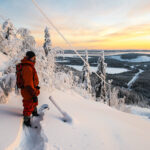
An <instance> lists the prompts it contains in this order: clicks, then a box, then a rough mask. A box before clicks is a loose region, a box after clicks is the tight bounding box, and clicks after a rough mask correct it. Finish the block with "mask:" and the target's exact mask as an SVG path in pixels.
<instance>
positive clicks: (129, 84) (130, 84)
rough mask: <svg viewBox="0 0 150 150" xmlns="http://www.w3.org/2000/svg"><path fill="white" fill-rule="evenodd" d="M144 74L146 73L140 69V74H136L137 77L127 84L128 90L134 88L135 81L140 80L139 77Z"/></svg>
mask: <svg viewBox="0 0 150 150" xmlns="http://www.w3.org/2000/svg"><path fill="white" fill-rule="evenodd" d="M142 72H144V71H143V70H141V69H140V70H139V72H138V73H136V74H135V76H134V77H133V78H132V79H131V80H130V81H129V82H128V84H127V85H128V89H130V88H131V87H132V85H133V83H135V81H136V80H137V79H138V77H139V75H140V74H141V73H142Z"/></svg>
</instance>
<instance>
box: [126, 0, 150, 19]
mask: <svg viewBox="0 0 150 150" xmlns="http://www.w3.org/2000/svg"><path fill="white" fill-rule="evenodd" d="M146 14H150V1H148V0H142V1H139V2H138V3H135V5H134V6H133V7H132V9H131V10H130V11H129V12H128V17H129V18H130V17H138V16H143V15H146Z"/></svg>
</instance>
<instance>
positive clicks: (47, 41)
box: [43, 27, 52, 56]
mask: <svg viewBox="0 0 150 150" xmlns="http://www.w3.org/2000/svg"><path fill="white" fill-rule="evenodd" d="M44 32H45V42H44V45H43V48H44V51H45V55H46V56H47V55H48V53H49V52H50V51H51V49H52V48H51V47H52V44H51V39H50V34H49V30H48V28H47V27H46V28H45V30H44Z"/></svg>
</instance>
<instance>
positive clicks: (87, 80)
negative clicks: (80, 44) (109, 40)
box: [82, 51, 91, 93]
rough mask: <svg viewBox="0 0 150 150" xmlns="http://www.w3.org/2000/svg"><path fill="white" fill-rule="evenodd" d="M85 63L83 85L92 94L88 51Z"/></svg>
mask: <svg viewBox="0 0 150 150" xmlns="http://www.w3.org/2000/svg"><path fill="white" fill-rule="evenodd" d="M85 61H86V63H87V64H86V63H84V65H83V68H82V83H83V85H84V88H85V89H86V90H87V91H88V92H89V93H90V92H91V80H90V68H89V63H88V52H87V51H86V55H85Z"/></svg>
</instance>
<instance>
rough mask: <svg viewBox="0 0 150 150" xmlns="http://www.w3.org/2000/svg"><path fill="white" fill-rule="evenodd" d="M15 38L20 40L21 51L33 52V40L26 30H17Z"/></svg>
mask: <svg viewBox="0 0 150 150" xmlns="http://www.w3.org/2000/svg"><path fill="white" fill-rule="evenodd" d="M17 36H18V38H20V39H21V40H22V48H21V50H22V51H25V49H28V50H34V49H35V44H36V42H35V39H34V37H33V36H31V32H30V30H28V29H26V28H19V29H18V31H17Z"/></svg>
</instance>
